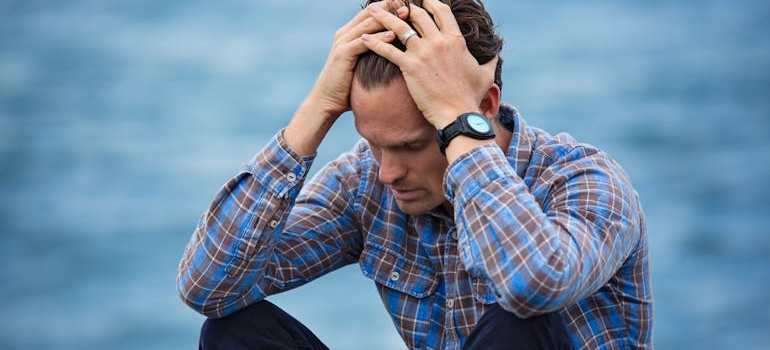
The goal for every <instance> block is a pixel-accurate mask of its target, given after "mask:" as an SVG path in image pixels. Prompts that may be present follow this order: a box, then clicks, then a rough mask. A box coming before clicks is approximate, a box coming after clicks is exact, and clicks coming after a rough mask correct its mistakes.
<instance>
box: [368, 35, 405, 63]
mask: <svg viewBox="0 0 770 350" xmlns="http://www.w3.org/2000/svg"><path fill="white" fill-rule="evenodd" d="M361 42H362V43H363V44H364V45H365V46H366V48H367V49H369V50H371V51H372V52H374V53H376V54H377V55H379V56H382V57H385V59H387V60H388V61H390V62H393V63H394V64H395V65H397V66H399V67H401V66H402V63H403V60H405V59H406V56H405V55H406V54H405V53H404V52H402V51H401V50H399V49H398V48H397V47H395V46H393V45H391V44H390V42H389V41H385V40H382V38H381V37H378V36H377V35H371V34H364V35H362V36H361Z"/></svg>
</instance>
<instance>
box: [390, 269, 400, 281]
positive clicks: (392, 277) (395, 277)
mask: <svg viewBox="0 0 770 350" xmlns="http://www.w3.org/2000/svg"><path fill="white" fill-rule="evenodd" d="M399 278H401V274H400V273H398V271H393V272H391V273H390V280H391V281H398V279H399Z"/></svg>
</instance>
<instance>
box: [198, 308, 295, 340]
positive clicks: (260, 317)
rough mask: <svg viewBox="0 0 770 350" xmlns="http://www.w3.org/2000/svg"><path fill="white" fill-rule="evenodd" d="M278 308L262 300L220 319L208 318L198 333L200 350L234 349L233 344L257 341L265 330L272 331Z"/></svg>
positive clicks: (274, 328)
mask: <svg viewBox="0 0 770 350" xmlns="http://www.w3.org/2000/svg"><path fill="white" fill-rule="evenodd" d="M276 310H280V309H278V307H276V306H275V305H273V304H271V303H270V302H268V301H266V300H263V301H260V302H258V303H255V304H253V305H250V306H248V307H246V308H244V309H242V310H239V311H237V312H235V313H233V314H231V315H228V316H225V317H222V318H208V319H206V321H204V322H203V325H202V326H201V333H200V347H201V349H236V348H240V347H238V346H236V345H235V344H249V343H253V342H254V341H259V339H260V337H262V336H264V334H262V335H261V334H260V333H262V332H266V331H267V330H271V331H274V330H276V329H278V328H280V327H277V326H276V323H277V322H278V321H277V318H276V315H275V313H276Z"/></svg>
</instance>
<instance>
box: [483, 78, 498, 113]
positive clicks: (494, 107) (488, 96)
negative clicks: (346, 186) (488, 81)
mask: <svg viewBox="0 0 770 350" xmlns="http://www.w3.org/2000/svg"><path fill="white" fill-rule="evenodd" d="M479 109H480V110H481V113H483V114H484V115H485V116H487V118H489V119H494V118H495V117H496V116H497V112H498V111H499V110H500V87H498V86H497V84H492V86H490V87H489V89H488V90H487V92H486V93H485V94H484V97H483V98H482V99H481V105H479Z"/></svg>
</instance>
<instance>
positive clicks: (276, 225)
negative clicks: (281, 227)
mask: <svg viewBox="0 0 770 350" xmlns="http://www.w3.org/2000/svg"><path fill="white" fill-rule="evenodd" d="M270 227H271V228H276V227H278V220H270Z"/></svg>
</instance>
